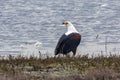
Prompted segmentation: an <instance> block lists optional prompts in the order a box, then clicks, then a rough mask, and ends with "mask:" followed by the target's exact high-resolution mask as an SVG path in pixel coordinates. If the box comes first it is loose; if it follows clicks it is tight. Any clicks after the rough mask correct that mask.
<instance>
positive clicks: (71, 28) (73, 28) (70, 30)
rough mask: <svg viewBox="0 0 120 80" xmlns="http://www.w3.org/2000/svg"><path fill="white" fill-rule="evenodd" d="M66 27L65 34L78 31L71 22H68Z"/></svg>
mask: <svg viewBox="0 0 120 80" xmlns="http://www.w3.org/2000/svg"><path fill="white" fill-rule="evenodd" d="M67 27H68V30H67V32H66V33H65V35H69V34H71V33H79V32H78V31H77V30H76V29H75V27H74V26H73V25H72V24H68V25H67Z"/></svg>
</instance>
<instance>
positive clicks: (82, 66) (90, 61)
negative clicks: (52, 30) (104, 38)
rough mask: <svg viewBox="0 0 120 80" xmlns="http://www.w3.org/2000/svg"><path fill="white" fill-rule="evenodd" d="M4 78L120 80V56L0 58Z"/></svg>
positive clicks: (21, 79)
mask: <svg viewBox="0 0 120 80" xmlns="http://www.w3.org/2000/svg"><path fill="white" fill-rule="evenodd" d="M0 73H1V74H0V80H119V79H120V56H118V55H110V56H103V55H101V56H97V57H88V55H82V56H77V57H75V58H66V57H58V58H55V57H47V58H45V59H42V58H36V57H33V56H31V57H29V58H27V57H23V56H17V57H14V56H11V55H9V56H8V57H7V58H2V57H1V59H0Z"/></svg>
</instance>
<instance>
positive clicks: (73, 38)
mask: <svg viewBox="0 0 120 80" xmlns="http://www.w3.org/2000/svg"><path fill="white" fill-rule="evenodd" d="M63 24H64V25H65V26H66V27H67V29H68V31H67V32H66V33H65V34H63V35H62V36H61V38H60V39H59V41H58V44H57V46H56V48H55V56H56V55H57V54H63V55H67V53H69V52H71V51H72V52H73V56H75V54H76V50H77V47H78V45H79V44H80V41H81V35H80V33H79V32H78V31H77V30H76V29H75V27H74V26H73V24H72V23H71V22H69V21H65V22H63Z"/></svg>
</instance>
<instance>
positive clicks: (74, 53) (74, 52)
mask: <svg viewBox="0 0 120 80" xmlns="http://www.w3.org/2000/svg"><path fill="white" fill-rule="evenodd" d="M76 50H77V49H74V50H73V51H72V52H73V57H75V55H76Z"/></svg>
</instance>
